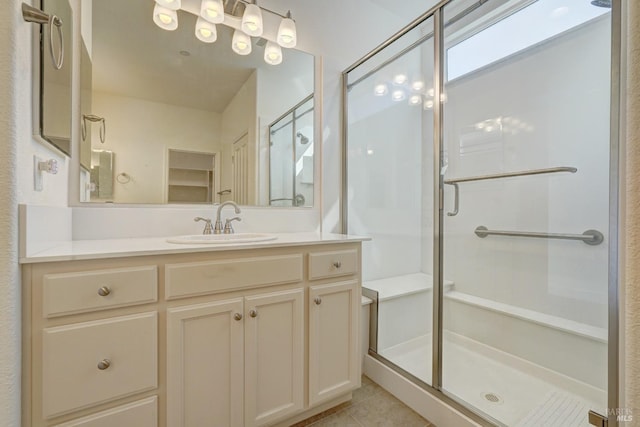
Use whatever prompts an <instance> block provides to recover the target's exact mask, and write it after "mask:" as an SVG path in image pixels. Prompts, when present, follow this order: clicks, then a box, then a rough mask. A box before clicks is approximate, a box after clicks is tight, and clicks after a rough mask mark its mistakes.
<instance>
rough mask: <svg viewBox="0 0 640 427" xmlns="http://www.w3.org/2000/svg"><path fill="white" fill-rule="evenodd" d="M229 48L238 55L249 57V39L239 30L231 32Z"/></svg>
mask: <svg viewBox="0 0 640 427" xmlns="http://www.w3.org/2000/svg"><path fill="white" fill-rule="evenodd" d="M231 48H232V49H233V51H234V52H235V53H237V54H238V55H249V54H250V53H251V38H249V36H248V35H246V34H245V33H243V32H242V31H240V30H235V31H234V32H233V39H232V40H231Z"/></svg>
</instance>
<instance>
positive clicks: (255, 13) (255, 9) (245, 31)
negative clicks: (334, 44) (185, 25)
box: [153, 0, 298, 65]
mask: <svg viewBox="0 0 640 427" xmlns="http://www.w3.org/2000/svg"><path fill="white" fill-rule="evenodd" d="M155 2H156V4H155V6H154V8H153V22H155V23H156V25H158V26H159V27H160V28H162V29H164V30H169V31H172V30H175V29H176V28H178V13H177V11H178V10H183V11H185V12H188V13H192V14H197V13H198V12H197V9H196V11H194V10H192V9H193V7H192V5H185V8H184V9H183V8H182V1H181V0H155ZM237 3H242V4H244V5H245V8H244V12H243V14H242V17H240V16H239V15H238V16H236V15H234V14H235V12H231V13H232V14H230V15H228V14H225V11H224V2H223V0H201V2H200V11H199V15H197V16H198V20H197V22H196V28H195V35H196V37H197V38H198V39H199V40H201V41H202V42H204V43H213V42H215V41H216V39H217V38H218V34H217V29H216V26H215V24H223V25H226V26H228V27H231V28H233V29H234V32H233V39H232V42H231V48H232V49H233V51H234V52H236V53H237V54H238V55H249V54H250V53H251V36H253V37H260V36H262V34H263V32H264V23H263V20H262V12H263V11H265V12H269V13H271V14H273V15H276V16H279V17H280V18H281V21H280V25H279V27H278V32H277V35H276V37H275V39H273V31H271V32H270V34H271V35H270V36H268V37H267V38H266V42H267V43H266V46H265V51H264V60H265V62H267V63H268V64H271V65H278V64H280V63H282V57H283V55H282V49H281V48H280V46H282V47H286V48H293V47H295V46H296V44H297V37H298V36H297V32H296V23H295V21H294V20H293V19H292V18H291V11H287V14H286V15H282V14H280V13H277V12H274V11H272V10H269V9H266V8H263V7H259V6H258V4H257V0H237ZM234 11H235V7H234ZM269 37H270V38H269Z"/></svg>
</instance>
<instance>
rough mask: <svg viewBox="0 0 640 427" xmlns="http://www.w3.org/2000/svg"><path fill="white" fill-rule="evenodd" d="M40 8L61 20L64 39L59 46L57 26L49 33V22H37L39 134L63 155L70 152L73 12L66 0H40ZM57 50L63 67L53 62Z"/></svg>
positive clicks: (56, 55)
mask: <svg viewBox="0 0 640 427" xmlns="http://www.w3.org/2000/svg"><path fill="white" fill-rule="evenodd" d="M42 10H43V11H44V12H46V13H48V14H50V15H55V16H57V17H58V18H60V20H61V21H62V26H61V27H60V28H61V30H62V34H63V37H62V40H63V42H62V46H61V45H60V43H59V41H60V37H59V34H58V32H57V28H54V30H53V32H50V31H49V30H50V24H44V25H40V40H41V45H40V70H41V76H40V123H39V128H40V135H42V138H43V139H45V140H46V141H48V142H50V143H51V144H53V145H54V146H55V147H57V148H58V149H59V150H61V151H63V152H64V153H65V154H67V155H71V63H72V53H73V49H72V43H71V41H72V34H73V27H72V23H73V13H72V10H71V6H70V5H69V1H68V0H42ZM54 27H55V26H54ZM51 35H53V38H51ZM49 46H51V48H50V47H49ZM52 52H54V53H52ZM60 52H64V54H63V56H62V67H61V68H60V69H57V68H56V66H55V65H54V63H53V61H55V60H56V58H55V57H57V58H59V56H58V55H60ZM52 56H54V58H52ZM52 59H53V60H52Z"/></svg>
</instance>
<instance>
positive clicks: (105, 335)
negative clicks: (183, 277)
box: [42, 312, 158, 418]
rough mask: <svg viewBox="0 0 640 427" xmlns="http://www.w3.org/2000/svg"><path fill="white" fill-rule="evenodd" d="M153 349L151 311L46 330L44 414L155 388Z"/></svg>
mask: <svg viewBox="0 0 640 427" xmlns="http://www.w3.org/2000/svg"><path fill="white" fill-rule="evenodd" d="M157 351H158V315H157V313H156V312H150V313H142V314H137V315H132V316H122V317H114V318H110V319H104V320H97V321H93V322H84V323H77V324H72V325H65V326H59V327H55V328H45V329H44V330H43V336H42V352H43V355H42V413H43V416H44V417H45V418H51V417H53V416H56V415H61V414H64V413H67V412H71V411H74V410H76V409H81V408H84V407H87V406H91V405H94V404H98V403H103V402H107V401H109V400H112V399H115V398H119V397H123V396H127V395H130V394H133V393H136V392H141V391H144V390H149V389H153V388H155V387H157V373H158V355H157Z"/></svg>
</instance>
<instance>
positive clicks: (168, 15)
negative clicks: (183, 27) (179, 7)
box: [153, 3, 178, 31]
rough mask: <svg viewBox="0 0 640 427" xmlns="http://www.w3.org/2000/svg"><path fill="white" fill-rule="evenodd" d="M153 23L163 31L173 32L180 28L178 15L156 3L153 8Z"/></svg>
mask: <svg viewBox="0 0 640 427" xmlns="http://www.w3.org/2000/svg"><path fill="white" fill-rule="evenodd" d="M153 22H155V23H156V25H157V26H158V27H160V28H162V29H163V30H168V31H173V30H175V29H176V28H178V14H177V13H176V11H175V10H172V9H167V8H166V7H163V6H160V5H159V4H157V3H156V5H155V6H154V7H153Z"/></svg>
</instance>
